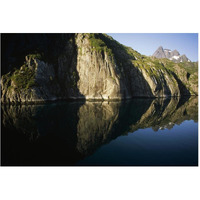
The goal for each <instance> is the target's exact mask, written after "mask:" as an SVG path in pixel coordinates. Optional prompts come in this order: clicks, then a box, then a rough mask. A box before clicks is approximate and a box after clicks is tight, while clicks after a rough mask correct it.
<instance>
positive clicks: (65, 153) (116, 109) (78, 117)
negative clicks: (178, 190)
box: [1, 97, 198, 166]
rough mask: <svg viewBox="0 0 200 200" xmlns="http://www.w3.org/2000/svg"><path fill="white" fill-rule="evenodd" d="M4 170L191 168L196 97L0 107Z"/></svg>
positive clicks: (194, 160)
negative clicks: (33, 167)
mask: <svg viewBox="0 0 200 200" xmlns="http://www.w3.org/2000/svg"><path fill="white" fill-rule="evenodd" d="M1 114H2V116H1V117H2V122H1V123H2V130H1V131H2V137H1V145H2V151H1V164H2V165H4V166H102V165H103V166H107V165H108V166H113V165H114V166H115V165H116V166H121V165H122V166H197V165H198V98H197V97H190V98H187V99H186V98H182V99H180V98H167V99H164V98H161V99H133V100H130V101H122V102H56V103H49V104H44V105H2V110H1Z"/></svg>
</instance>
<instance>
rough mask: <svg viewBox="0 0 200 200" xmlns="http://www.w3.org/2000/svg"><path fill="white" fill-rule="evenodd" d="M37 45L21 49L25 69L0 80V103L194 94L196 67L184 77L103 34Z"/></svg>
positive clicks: (173, 65)
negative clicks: (0, 93) (22, 50)
mask: <svg viewBox="0 0 200 200" xmlns="http://www.w3.org/2000/svg"><path fill="white" fill-rule="evenodd" d="M30 37H31V36H30ZM40 40H42V41H43V40H44V41H45V42H43V43H42V44H43V46H42V47H38V49H37V53H32V52H33V49H36V47H35V46H34V45H32V46H31V45H28V46H29V49H32V50H29V49H24V52H27V55H26V57H25V61H24V64H23V63H22V65H21V67H18V68H17V69H14V68H12V70H11V71H9V72H8V73H7V74H4V75H3V76H2V78H1V91H2V95H1V101H2V102H3V103H29V102H46V101H52V100H58V99H98V100H114V99H128V98H133V97H167V96H181V95H197V94H198V75H197V69H196V68H195V70H196V71H194V72H190V71H189V72H188V71H187V68H184V66H180V65H179V64H176V63H174V62H172V61H170V60H165V59H156V58H151V57H147V56H142V55H141V54H139V53H138V52H136V51H134V50H133V49H131V48H129V47H126V46H123V45H121V44H119V43H118V42H117V41H115V40H113V39H112V38H111V37H109V36H107V35H106V34H69V35H68V34H62V35H56V40H55V41H54V43H53V44H54V46H51V41H52V36H51V37H50V38H49V37H48V36H47V37H45V39H44V35H43V36H42V39H40ZM8 46H9V44H8ZM45 47H49V48H48V51H46V49H45ZM14 50H15V51H16V49H14ZM14 50H13V51H14ZM163 51H164V50H163ZM6 52H7V51H6ZM8 52H9V51H8ZM176 53H177V52H174V54H176ZM23 55H24V53H23ZM20 56H22V53H21V54H20V55H18V56H16V59H15V60H17V63H19V62H20V60H21V59H22V58H21V57H20ZM19 57H20V58H19ZM3 59H7V57H6V55H5V56H4V57H3ZM11 61H12V59H11ZM3 63H4V64H5V63H6V64H8V63H7V62H3ZM182 64H183V63H182ZM10 65H14V64H13V61H12V62H11V64H10ZM19 66H20V65H19ZM3 68H5V66H4V67H3Z"/></svg>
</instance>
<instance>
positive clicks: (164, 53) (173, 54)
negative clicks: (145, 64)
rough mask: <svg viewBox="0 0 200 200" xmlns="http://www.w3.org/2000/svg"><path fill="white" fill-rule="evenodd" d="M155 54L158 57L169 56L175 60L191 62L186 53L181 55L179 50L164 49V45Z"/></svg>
mask: <svg viewBox="0 0 200 200" xmlns="http://www.w3.org/2000/svg"><path fill="white" fill-rule="evenodd" d="M153 56H154V57H156V58H168V59H169V60H172V61H174V62H191V61H190V60H189V59H188V58H187V57H186V55H180V53H179V52H178V51H177V50H173V51H171V50H170V49H163V47H162V46H160V47H159V48H158V49H157V50H156V51H155V52H154V54H153Z"/></svg>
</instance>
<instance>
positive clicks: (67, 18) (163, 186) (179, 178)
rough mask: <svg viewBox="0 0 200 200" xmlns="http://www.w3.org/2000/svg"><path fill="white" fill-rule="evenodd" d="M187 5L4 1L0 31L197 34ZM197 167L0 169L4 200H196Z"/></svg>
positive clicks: (193, 1) (193, 9)
mask: <svg viewBox="0 0 200 200" xmlns="http://www.w3.org/2000/svg"><path fill="white" fill-rule="evenodd" d="M199 7H200V6H199V5H198V1H197V0H190V1H185V0H182V1H180V0H179V1H178V0H177V1H174V0H168V1H159V0H151V1H148V0H140V1H137V2H135V1H133V0H132V1H131V0H123V1H118V0H115V1H109V0H101V1H95V0H84V1H83V0H82V1H81V0H73V2H72V1H70V2H69V1H66V0H65V1H64V0H63V1H62V0H57V1H53V0H49V1H42V0H34V1H25V0H23V1H22V0H18V1H16V0H7V1H4V2H2V1H1V4H0V32H4V33H5V32H58V33H59V32H104V33H106V32H107V33H108V32H109V33H115V32H117V33H126V32H129V33H134V32H136V33H154V32H157V33H171V32H172V33H177V32H178V33H198V32H199V28H200V26H199V19H200V14H199V13H200V12H199ZM199 181H200V170H199V167H82V168H81V167H56V168H55V167H21V168H18V167H8V168H6V167H1V168H0V197H1V199H3V200H8V199H9V200H11V199H12V200H13V199H15V200H17V199H20V200H25V199H26V200H27V199H28V200H32V199H34V200H39V199H48V200H51V199H59V200H62V199H66V198H68V199H70V200H71V199H87V200H90V199H92V200H93V199H97V200H98V199H101V200H102V199H103V200H104V199H126V200H127V199H134V198H135V199H137V200H140V199H145V200H147V199H154V200H158V199H159V200H160V199H162V200H165V199H166V200H169V199H170V200H173V199H176V200H177V199H178V200H179V199H181V200H188V199H192V200H196V199H199V197H200V195H199V194H200V193H199V185H200V184H199Z"/></svg>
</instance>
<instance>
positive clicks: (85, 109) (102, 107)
mask: <svg viewBox="0 0 200 200" xmlns="http://www.w3.org/2000/svg"><path fill="white" fill-rule="evenodd" d="M119 106H120V102H112V103H108V102H103V103H91V102H88V103H85V104H84V105H83V106H82V107H81V108H80V109H79V112H78V116H79V122H78V124H77V137H78V143H77V149H78V150H79V151H80V152H84V153H87V152H88V151H93V150H95V149H96V146H100V145H101V144H102V143H104V142H105V141H106V140H107V138H109V137H110V134H111V129H112V127H113V124H114V123H115V122H116V120H117V119H118V115H119Z"/></svg>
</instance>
